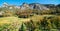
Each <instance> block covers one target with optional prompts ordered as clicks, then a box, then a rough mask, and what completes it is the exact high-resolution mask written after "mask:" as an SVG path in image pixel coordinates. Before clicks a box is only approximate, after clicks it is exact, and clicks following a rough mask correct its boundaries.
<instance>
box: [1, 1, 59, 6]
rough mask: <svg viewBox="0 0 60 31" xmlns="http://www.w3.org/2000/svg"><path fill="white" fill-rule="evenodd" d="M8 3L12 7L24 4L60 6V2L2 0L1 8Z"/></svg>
mask: <svg viewBox="0 0 60 31" xmlns="http://www.w3.org/2000/svg"><path fill="white" fill-rule="evenodd" d="M4 2H6V3H8V4H10V5H17V6H18V5H21V4H22V3H24V2H25V3H28V4H29V3H40V4H55V5H57V4H60V0H0V6H1V5H3V3H4Z"/></svg>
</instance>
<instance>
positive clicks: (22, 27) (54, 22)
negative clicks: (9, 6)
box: [0, 15, 60, 31]
mask: <svg viewBox="0 0 60 31" xmlns="http://www.w3.org/2000/svg"><path fill="white" fill-rule="evenodd" d="M59 29H60V16H59V15H34V16H32V17H29V18H18V17H15V16H11V17H1V18H0V31H59Z"/></svg>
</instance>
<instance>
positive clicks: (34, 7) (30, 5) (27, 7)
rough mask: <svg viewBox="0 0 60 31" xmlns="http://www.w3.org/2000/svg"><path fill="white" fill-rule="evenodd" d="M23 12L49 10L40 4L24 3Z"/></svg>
mask: <svg viewBox="0 0 60 31" xmlns="http://www.w3.org/2000/svg"><path fill="white" fill-rule="evenodd" d="M20 8H21V10H26V9H36V10H49V8H47V7H45V6H44V5H41V4H38V3H31V4H27V3H23V4H22V5H21V6H20Z"/></svg>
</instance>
